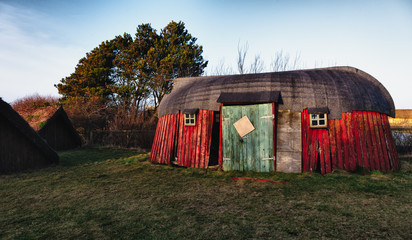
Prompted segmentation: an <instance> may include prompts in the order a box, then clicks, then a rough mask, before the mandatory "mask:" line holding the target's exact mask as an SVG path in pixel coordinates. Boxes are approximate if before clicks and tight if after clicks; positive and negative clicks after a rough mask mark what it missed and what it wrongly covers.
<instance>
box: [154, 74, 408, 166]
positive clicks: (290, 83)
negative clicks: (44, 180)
mask: <svg viewBox="0 0 412 240" xmlns="http://www.w3.org/2000/svg"><path fill="white" fill-rule="evenodd" d="M394 115H395V107H394V103H393V100H392V98H391V96H390V94H389V93H388V91H387V90H386V89H385V88H384V87H383V85H382V84H381V83H379V82H378V81H377V80H376V79H375V78H374V77H372V76H371V75H369V74H367V73H365V72H363V71H361V70H359V69H356V68H353V67H330V68H320V69H309V70H297V71H285V72H273V73H259V74H242V75H230V76H209V77H193V78H181V79H175V80H174V88H173V90H172V91H171V93H170V94H168V95H166V96H165V97H164V98H163V100H162V102H161V104H160V106H159V122H158V126H157V130H156V134H155V139H154V143H153V146H152V150H151V161H152V162H153V163H159V164H171V163H175V164H177V165H179V166H185V167H196V168H208V167H209V166H214V165H217V166H219V167H220V168H222V169H223V170H238V171H259V172H271V171H281V172H293V173H300V172H308V171H318V172H320V173H322V174H324V173H329V172H331V171H333V170H334V169H344V170H347V171H354V170H356V169H357V168H358V167H361V168H366V169H369V170H380V171H384V172H385V171H389V170H397V169H399V167H400V165H399V159H398V156H397V152H396V149H395V146H394V141H393V137H392V135H391V130H390V127H389V123H388V116H392V117H394Z"/></svg>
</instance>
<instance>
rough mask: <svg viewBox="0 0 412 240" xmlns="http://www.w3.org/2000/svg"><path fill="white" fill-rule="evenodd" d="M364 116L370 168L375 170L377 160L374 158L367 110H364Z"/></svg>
mask: <svg viewBox="0 0 412 240" xmlns="http://www.w3.org/2000/svg"><path fill="white" fill-rule="evenodd" d="M362 116H363V123H364V127H365V137H366V147H367V149H368V161H369V170H375V169H376V168H375V160H374V154H373V145H372V144H373V143H372V137H371V130H370V125H369V120H368V113H367V112H366V111H363V112H362Z"/></svg>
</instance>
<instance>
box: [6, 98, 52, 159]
mask: <svg viewBox="0 0 412 240" xmlns="http://www.w3.org/2000/svg"><path fill="white" fill-rule="evenodd" d="M0 114H1V115H2V116H3V117H4V118H5V119H7V120H8V121H9V122H10V124H11V125H12V126H15V127H16V128H17V129H18V130H19V131H20V132H21V133H22V134H23V135H24V136H25V137H26V138H27V139H28V140H29V141H30V142H32V143H33V144H34V145H35V146H36V147H37V148H38V149H39V150H40V151H41V152H43V153H44V155H45V156H46V157H47V158H48V159H49V160H50V162H54V163H58V162H59V157H58V155H57V153H56V152H55V151H54V150H53V149H52V148H51V147H50V146H49V145H48V144H47V143H46V141H44V140H43V138H41V137H40V136H39V135H38V134H37V132H36V131H34V129H33V128H31V127H30V125H29V124H28V123H27V122H26V121H25V120H24V119H23V118H22V117H21V116H20V115H19V114H18V113H17V112H16V111H14V110H13V108H12V107H11V106H10V105H9V104H8V103H6V102H4V101H3V100H2V99H1V98H0Z"/></svg>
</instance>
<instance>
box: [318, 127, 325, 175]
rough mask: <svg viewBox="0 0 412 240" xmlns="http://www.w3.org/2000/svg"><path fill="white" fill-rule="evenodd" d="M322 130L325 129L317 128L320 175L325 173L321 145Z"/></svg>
mask: <svg viewBox="0 0 412 240" xmlns="http://www.w3.org/2000/svg"><path fill="white" fill-rule="evenodd" d="M324 131H326V130H323V129H319V130H318V141H319V155H320V157H319V160H320V173H321V174H322V175H324V174H325V151H324V145H323V132H324Z"/></svg>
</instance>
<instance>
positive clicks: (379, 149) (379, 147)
mask: <svg viewBox="0 0 412 240" xmlns="http://www.w3.org/2000/svg"><path fill="white" fill-rule="evenodd" d="M377 114H378V113H377V112H372V113H371V117H372V122H373V126H374V130H375V137H376V151H377V153H378V161H379V166H380V168H379V170H380V171H382V172H386V166H385V158H384V156H383V150H382V144H381V137H380V134H379V122H378V119H377Z"/></svg>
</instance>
